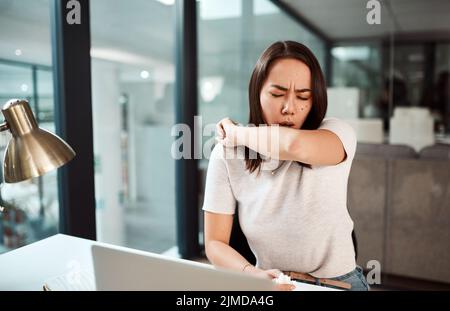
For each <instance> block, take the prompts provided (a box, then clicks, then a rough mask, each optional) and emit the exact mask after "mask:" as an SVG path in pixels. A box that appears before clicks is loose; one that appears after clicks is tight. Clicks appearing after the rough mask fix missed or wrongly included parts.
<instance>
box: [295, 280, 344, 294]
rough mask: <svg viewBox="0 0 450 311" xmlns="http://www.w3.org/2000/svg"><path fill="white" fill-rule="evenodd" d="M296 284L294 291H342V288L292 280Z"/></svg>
mask: <svg viewBox="0 0 450 311" xmlns="http://www.w3.org/2000/svg"><path fill="white" fill-rule="evenodd" d="M292 283H293V284H294V285H295V289H294V292H305V291H307V292H308V291H341V290H340V289H335V288H330V287H325V286H317V285H312V284H306V283H302V282H297V281H292Z"/></svg>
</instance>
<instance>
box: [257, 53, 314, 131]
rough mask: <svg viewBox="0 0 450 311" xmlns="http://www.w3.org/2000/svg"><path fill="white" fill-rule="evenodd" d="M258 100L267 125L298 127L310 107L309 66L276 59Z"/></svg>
mask: <svg viewBox="0 0 450 311" xmlns="http://www.w3.org/2000/svg"><path fill="white" fill-rule="evenodd" d="M259 98H260V102H261V108H262V112H263V117H264V120H265V121H266V123H267V124H268V125H273V124H279V125H281V126H287V127H292V128H296V129H299V128H301V127H302V125H303V123H304V122H305V120H306V117H307V116H308V113H309V112H310V111H311V106H312V92H311V72H310V70H309V67H308V66H306V65H305V64H304V63H303V62H301V61H299V60H297V59H292V58H284V59H279V60H276V61H275V62H274V63H273V64H271V66H270V68H269V75H268V77H267V79H266V81H265V82H264V84H263V86H262V89H261V94H260V97H259Z"/></svg>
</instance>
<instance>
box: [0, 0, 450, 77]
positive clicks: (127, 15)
mask: <svg viewBox="0 0 450 311" xmlns="http://www.w3.org/2000/svg"><path fill="white" fill-rule="evenodd" d="M214 1H215V3H216V4H218V3H223V2H221V1H225V0H201V1H199V4H200V6H202V5H204V4H207V3H208V4H211V3H214ZM242 1H245V2H242ZM247 1H249V0H227V2H226V3H227V6H231V5H232V3H234V4H233V5H234V6H236V5H237V6H242V7H243V6H244V5H247V4H248V2H247ZM254 1H255V2H254V3H255V7H256V8H259V9H258V10H260V11H265V14H261V15H258V16H257V17H256V18H254V20H255V22H254V23H253V33H252V35H251V36H248V35H247V36H245V35H243V32H244V29H245V30H247V28H246V27H247V26H248V25H247V21H246V19H245V18H244V19H243V18H241V15H239V14H243V13H242V12H241V13H238V15H237V16H234V17H233V14H235V13H233V12H231V13H230V15H229V17H227V18H216V19H201V20H200V23H199V27H198V28H199V48H198V49H199V52H200V55H201V56H202V57H205V58H207V57H210V60H211V63H214V62H215V63H218V65H219V66H223V69H224V70H226V69H227V68H229V67H230V62H229V61H228V60H233V59H236V58H238V59H239V58H240V57H241V56H242V55H243V54H242V53H243V51H242V49H243V46H247V47H250V48H252V49H254V50H255V49H256V51H259V50H260V49H262V48H263V47H265V46H267V44H268V43H267V42H271V41H274V40H279V39H283V38H284V39H285V38H290V39H294V40H296V39H297V40H305V36H308V34H307V32H305V31H303V30H302V28H300V27H298V24H296V23H294V22H293V21H292V19H289V18H287V17H286V15H285V14H283V13H280V10H279V9H278V10H274V9H273V8H270V7H269V6H268V3H269V0H254ZM280 1H281V2H283V3H284V4H285V5H287V6H289V7H291V8H292V9H293V10H294V11H296V12H297V13H298V14H299V15H301V16H303V18H304V19H305V20H307V21H308V22H309V23H310V24H311V25H313V26H314V27H315V28H317V29H319V31H320V32H322V33H324V34H325V35H326V36H327V37H328V38H330V39H331V40H347V39H356V38H379V37H383V36H386V35H387V34H389V33H390V32H391V31H392V30H394V31H395V32H396V33H397V34H403V33H416V34H417V33H423V34H425V33H430V32H433V33H441V34H444V35H447V38H450V18H449V17H450V0H390V1H387V0H383V1H382V2H381V3H382V4H381V7H382V12H381V25H368V24H367V22H366V14H367V12H368V9H366V3H367V1H366V0H280ZM90 3H91V39H92V47H93V48H94V49H96V51H94V54H95V53H97V54H95V55H99V58H101V57H103V56H104V52H105V50H106V51H107V52H108V51H109V52H110V51H111V50H113V51H115V52H117V51H119V52H121V53H122V54H121V55H119V56H120V57H125V58H128V59H132V60H133V61H135V62H136V64H138V65H140V66H142V65H143V66H148V67H154V66H158V65H161V64H162V65H163V66H166V65H167V64H173V59H174V44H175V41H174V37H175V27H174V18H175V12H174V6H173V5H164V4H162V3H160V2H158V1H156V0H91V1H90ZM236 3H237V4H236ZM261 4H264V5H263V6H261ZM49 5H50V0H0V58H6V59H15V60H21V61H27V62H33V63H39V64H48V65H50V64H51V35H50V9H49ZM221 10H222V9H221ZM238 11H239V10H238ZM201 14H202V13H201V8H200V14H199V15H200V17H201ZM230 16H231V17H230ZM306 38H307V39H308V37H306ZM308 40H309V39H308ZM311 40H313V39H311ZM17 48H20V49H21V50H22V51H23V54H22V55H21V56H20V57H18V56H16V55H15V51H16V49H17ZM100 52H101V53H103V54H101V53H100ZM99 53H100V54H101V55H100V54H99ZM239 54H240V55H239ZM102 55H103V56H102ZM218 55H220V57H218ZM255 55H256V53H255ZM115 56H117V54H116V55H115ZM252 61H253V59H252V60H250V62H252ZM130 62H132V61H130ZM200 63H201V65H202V62H200ZM204 63H205V62H203V64H204ZM236 66H240V64H236ZM204 69H205V68H204V66H203V67H202V68H201V70H204Z"/></svg>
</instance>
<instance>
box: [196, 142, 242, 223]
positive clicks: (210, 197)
mask: <svg viewBox="0 0 450 311" xmlns="http://www.w3.org/2000/svg"><path fill="white" fill-rule="evenodd" d="M202 209H203V210H204V211H208V212H213V213H219V214H227V215H233V214H234V213H235V210H236V199H235V197H234V195H233V192H232V189H231V184H230V178H229V176H228V170H227V166H226V160H225V157H224V147H223V146H222V145H221V144H217V145H216V146H215V147H214V149H213V151H212V152H211V157H210V159H209V164H208V171H207V174H206V184H205V195H204V201H203V208H202Z"/></svg>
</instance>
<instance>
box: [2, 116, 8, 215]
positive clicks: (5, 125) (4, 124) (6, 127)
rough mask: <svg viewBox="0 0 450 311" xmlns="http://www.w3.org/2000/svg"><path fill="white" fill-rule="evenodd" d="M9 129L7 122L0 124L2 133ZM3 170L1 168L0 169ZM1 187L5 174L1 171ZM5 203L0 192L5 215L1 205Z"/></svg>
mask: <svg viewBox="0 0 450 311" xmlns="http://www.w3.org/2000/svg"><path fill="white" fill-rule="evenodd" d="M8 129H9V125H8V123H6V122H3V123H2V124H0V132H4V131H7V130H8ZM0 169H1V168H0ZM0 177H1V180H0V187H1V186H2V185H3V172H2V171H0ZM2 203H3V200H2V194H1V190H0V213H3V211H4V210H5V207H3V206H2V205H1V204H2Z"/></svg>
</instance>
